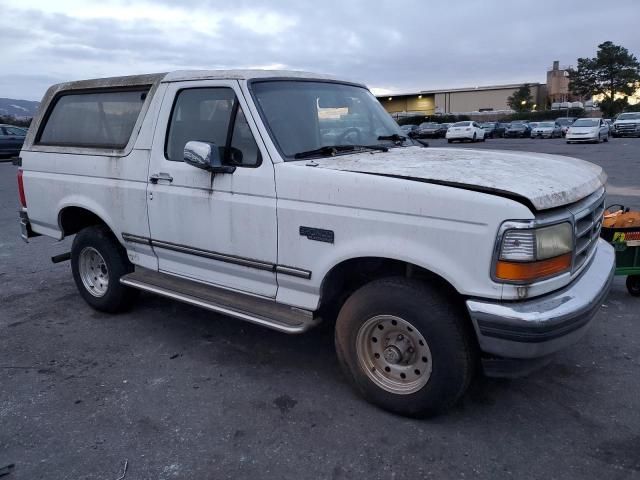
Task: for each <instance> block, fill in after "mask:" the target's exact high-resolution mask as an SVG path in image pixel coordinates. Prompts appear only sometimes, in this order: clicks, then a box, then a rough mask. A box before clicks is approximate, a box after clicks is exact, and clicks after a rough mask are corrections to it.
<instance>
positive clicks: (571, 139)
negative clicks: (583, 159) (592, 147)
mask: <svg viewBox="0 0 640 480" xmlns="http://www.w3.org/2000/svg"><path fill="white" fill-rule="evenodd" d="M565 139H566V140H567V142H596V141H597V140H598V136H597V135H594V136H592V137H588V136H587V135H576V136H574V135H565Z"/></svg>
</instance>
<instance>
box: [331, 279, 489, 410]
mask: <svg viewBox="0 0 640 480" xmlns="http://www.w3.org/2000/svg"><path fill="white" fill-rule="evenodd" d="M380 315H391V316H394V317H398V318H400V319H402V320H406V321H408V322H409V323H410V324H411V325H413V326H414V327H415V330H416V331H417V332H416V331H414V330H411V329H408V330H409V331H411V332H414V333H412V334H411V335H418V337H420V336H422V337H423V338H424V340H425V343H426V345H427V347H428V349H429V352H430V355H431V359H432V361H431V366H430V368H431V372H430V376H429V377H428V378H427V381H426V384H425V385H423V386H421V387H420V388H419V389H418V390H417V391H413V392H411V393H405V394H398V393H394V392H391V391H389V390H387V389H385V388H383V387H381V386H378V385H377V384H376V383H374V381H373V380H372V379H371V378H370V377H369V374H368V373H367V371H366V370H365V367H363V366H362V365H361V363H360V360H359V359H360V358H361V357H359V356H358V347H357V344H358V333H359V331H360V330H361V329H364V328H366V325H367V324H368V322H371V321H372V320H373V319H374V317H376V316H380ZM465 317H466V312H465V311H464V310H463V309H462V308H461V306H460V305H457V304H456V303H455V302H453V301H452V300H451V299H449V298H447V297H446V296H445V295H443V294H442V293H441V291H438V289H437V288H433V287H431V286H429V285H427V284H425V283H422V282H419V281H416V280H412V279H407V278H404V277H390V278H384V279H380V280H375V281H373V282H371V283H369V284H367V285H365V286H363V287H361V288H360V289H359V290H357V291H356V292H355V293H353V295H351V297H349V298H348V299H347V301H346V302H345V304H344V305H343V307H342V309H341V310H340V313H339V315H338V319H337V321H336V330H335V343H336V352H337V355H338V359H339V360H340V364H341V366H342V369H343V371H344V372H345V374H346V376H347V377H348V378H349V380H350V381H351V383H352V384H353V385H354V386H355V388H356V390H357V391H358V392H359V393H360V394H361V395H362V396H363V397H364V398H365V399H366V400H367V401H369V402H371V403H373V404H375V405H377V406H379V407H381V408H383V409H385V410H388V411H391V412H394V413H398V414H400V415H405V416H410V417H427V416H433V415H436V414H439V413H442V412H444V411H446V410H447V409H449V408H450V407H452V406H453V405H454V404H455V403H456V402H457V401H458V400H459V399H460V398H461V397H462V396H463V394H464V393H465V391H466V389H467V387H468V385H469V382H470V381H471V379H472V377H473V374H474V371H475V365H476V359H477V350H476V347H475V343H474V342H473V341H472V337H471V332H470V331H469V329H468V323H467V319H466V318H465ZM378 328H380V327H379V326H378ZM390 328H394V327H390ZM396 328H398V327H396ZM374 331H375V332H377V330H375V328H374ZM403 331H404V330H403ZM392 335H395V333H393V334H392ZM372 340H373V339H372ZM373 341H374V342H376V340H373ZM372 345H373V344H372ZM381 345H382V343H381ZM421 345H423V344H421ZM388 348H389V347H387V348H386V349H385V352H386V350H387V349H388ZM420 348H424V347H420ZM409 351H410V350H409ZM385 355H386V354H385ZM376 358H378V359H379V358H381V357H380V356H378V357H376ZM363 361H364V360H363ZM376 361H380V360H376ZM419 361H422V362H424V361H425V360H424V357H422V358H421V359H420V360H419ZM420 365H423V364H420ZM409 368H413V366H410V367H409ZM425 368H427V367H426V366H425ZM385 369H386V367H385ZM372 371H373V372H375V368H374V369H372ZM380 372H382V370H380ZM415 372H418V370H415ZM403 378H404V377H403Z"/></svg>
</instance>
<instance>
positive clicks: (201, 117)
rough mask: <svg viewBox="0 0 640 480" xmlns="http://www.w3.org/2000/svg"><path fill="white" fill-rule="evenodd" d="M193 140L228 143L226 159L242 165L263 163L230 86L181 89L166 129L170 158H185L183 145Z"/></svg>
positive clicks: (167, 154) (182, 159)
mask: <svg viewBox="0 0 640 480" xmlns="http://www.w3.org/2000/svg"><path fill="white" fill-rule="evenodd" d="M192 140H195V141H201V142H208V143H214V144H215V145H216V146H218V147H226V148H225V159H224V160H223V161H224V162H225V163H233V165H236V166H241V167H243V166H245V167H255V166H258V165H259V163H260V151H259V150H258V146H257V144H256V142H255V139H254V138H253V134H252V133H251V129H250V128H249V124H248V123H247V119H246V118H245V116H244V112H243V111H242V108H241V107H240V105H239V103H238V99H237V98H236V95H235V93H234V91H233V90H232V89H231V88H226V87H214V88H190V89H184V90H181V91H180V92H178V95H177V96H176V100H175V103H174V105H173V110H172V112H171V119H170V121H169V127H168V129H167V139H166V145H165V157H166V158H167V160H171V161H174V162H182V161H184V147H185V145H186V144H187V142H189V141H192ZM229 147H230V148H229ZM233 149H235V150H233ZM231 159H233V162H231Z"/></svg>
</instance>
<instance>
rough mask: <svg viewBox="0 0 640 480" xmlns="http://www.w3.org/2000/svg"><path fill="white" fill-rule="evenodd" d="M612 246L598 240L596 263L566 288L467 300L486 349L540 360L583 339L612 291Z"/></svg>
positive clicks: (507, 355)
mask: <svg viewBox="0 0 640 480" xmlns="http://www.w3.org/2000/svg"><path fill="white" fill-rule="evenodd" d="M614 270H615V255H614V250H613V247H611V245H609V244H608V243H607V242H605V241H604V240H602V239H599V240H598V246H597V247H596V252H595V254H594V256H593V258H592V260H591V263H590V265H589V266H588V267H587V268H585V269H584V270H583V272H582V273H581V274H580V276H579V277H578V278H577V279H575V280H574V281H573V282H572V283H571V284H569V285H568V286H567V287H565V288H564V289H562V290H558V291H556V292H553V293H550V294H548V295H543V296H541V297H537V298H533V299H530V300H524V301H513V302H496V301H486V300H475V299H472V300H467V309H468V310H469V315H470V316H471V320H472V322H473V326H474V329H475V331H476V335H477V337H478V343H479V345H480V349H481V350H482V351H483V352H484V353H486V354H490V355H494V356H498V357H503V358H510V359H536V358H541V357H545V356H547V355H550V354H552V353H554V352H557V351H558V350H562V349H564V348H565V347H567V346H569V345H571V344H573V343H575V342H576V341H578V340H579V339H580V338H581V337H582V336H583V335H584V334H585V332H586V331H587V328H588V326H589V324H590V322H591V320H592V319H593V317H594V315H595V314H596V313H597V312H598V310H599V309H600V305H601V304H602V302H603V301H604V299H605V298H606V296H607V294H608V293H609V288H610V287H611V282H612V281H613V274H614Z"/></svg>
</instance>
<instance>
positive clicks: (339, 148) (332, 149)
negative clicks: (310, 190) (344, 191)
mask: <svg viewBox="0 0 640 480" xmlns="http://www.w3.org/2000/svg"><path fill="white" fill-rule="evenodd" d="M358 150H379V151H381V152H388V151H389V149H388V148H387V147H385V146H384V145H326V146H324V147H320V148H316V149H314V150H307V151H306V152H298V153H296V154H295V155H294V156H293V158H298V159H299V158H308V157H315V156H317V155H320V156H325V157H334V156H335V155H337V154H338V153H342V152H355V151H358Z"/></svg>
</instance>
